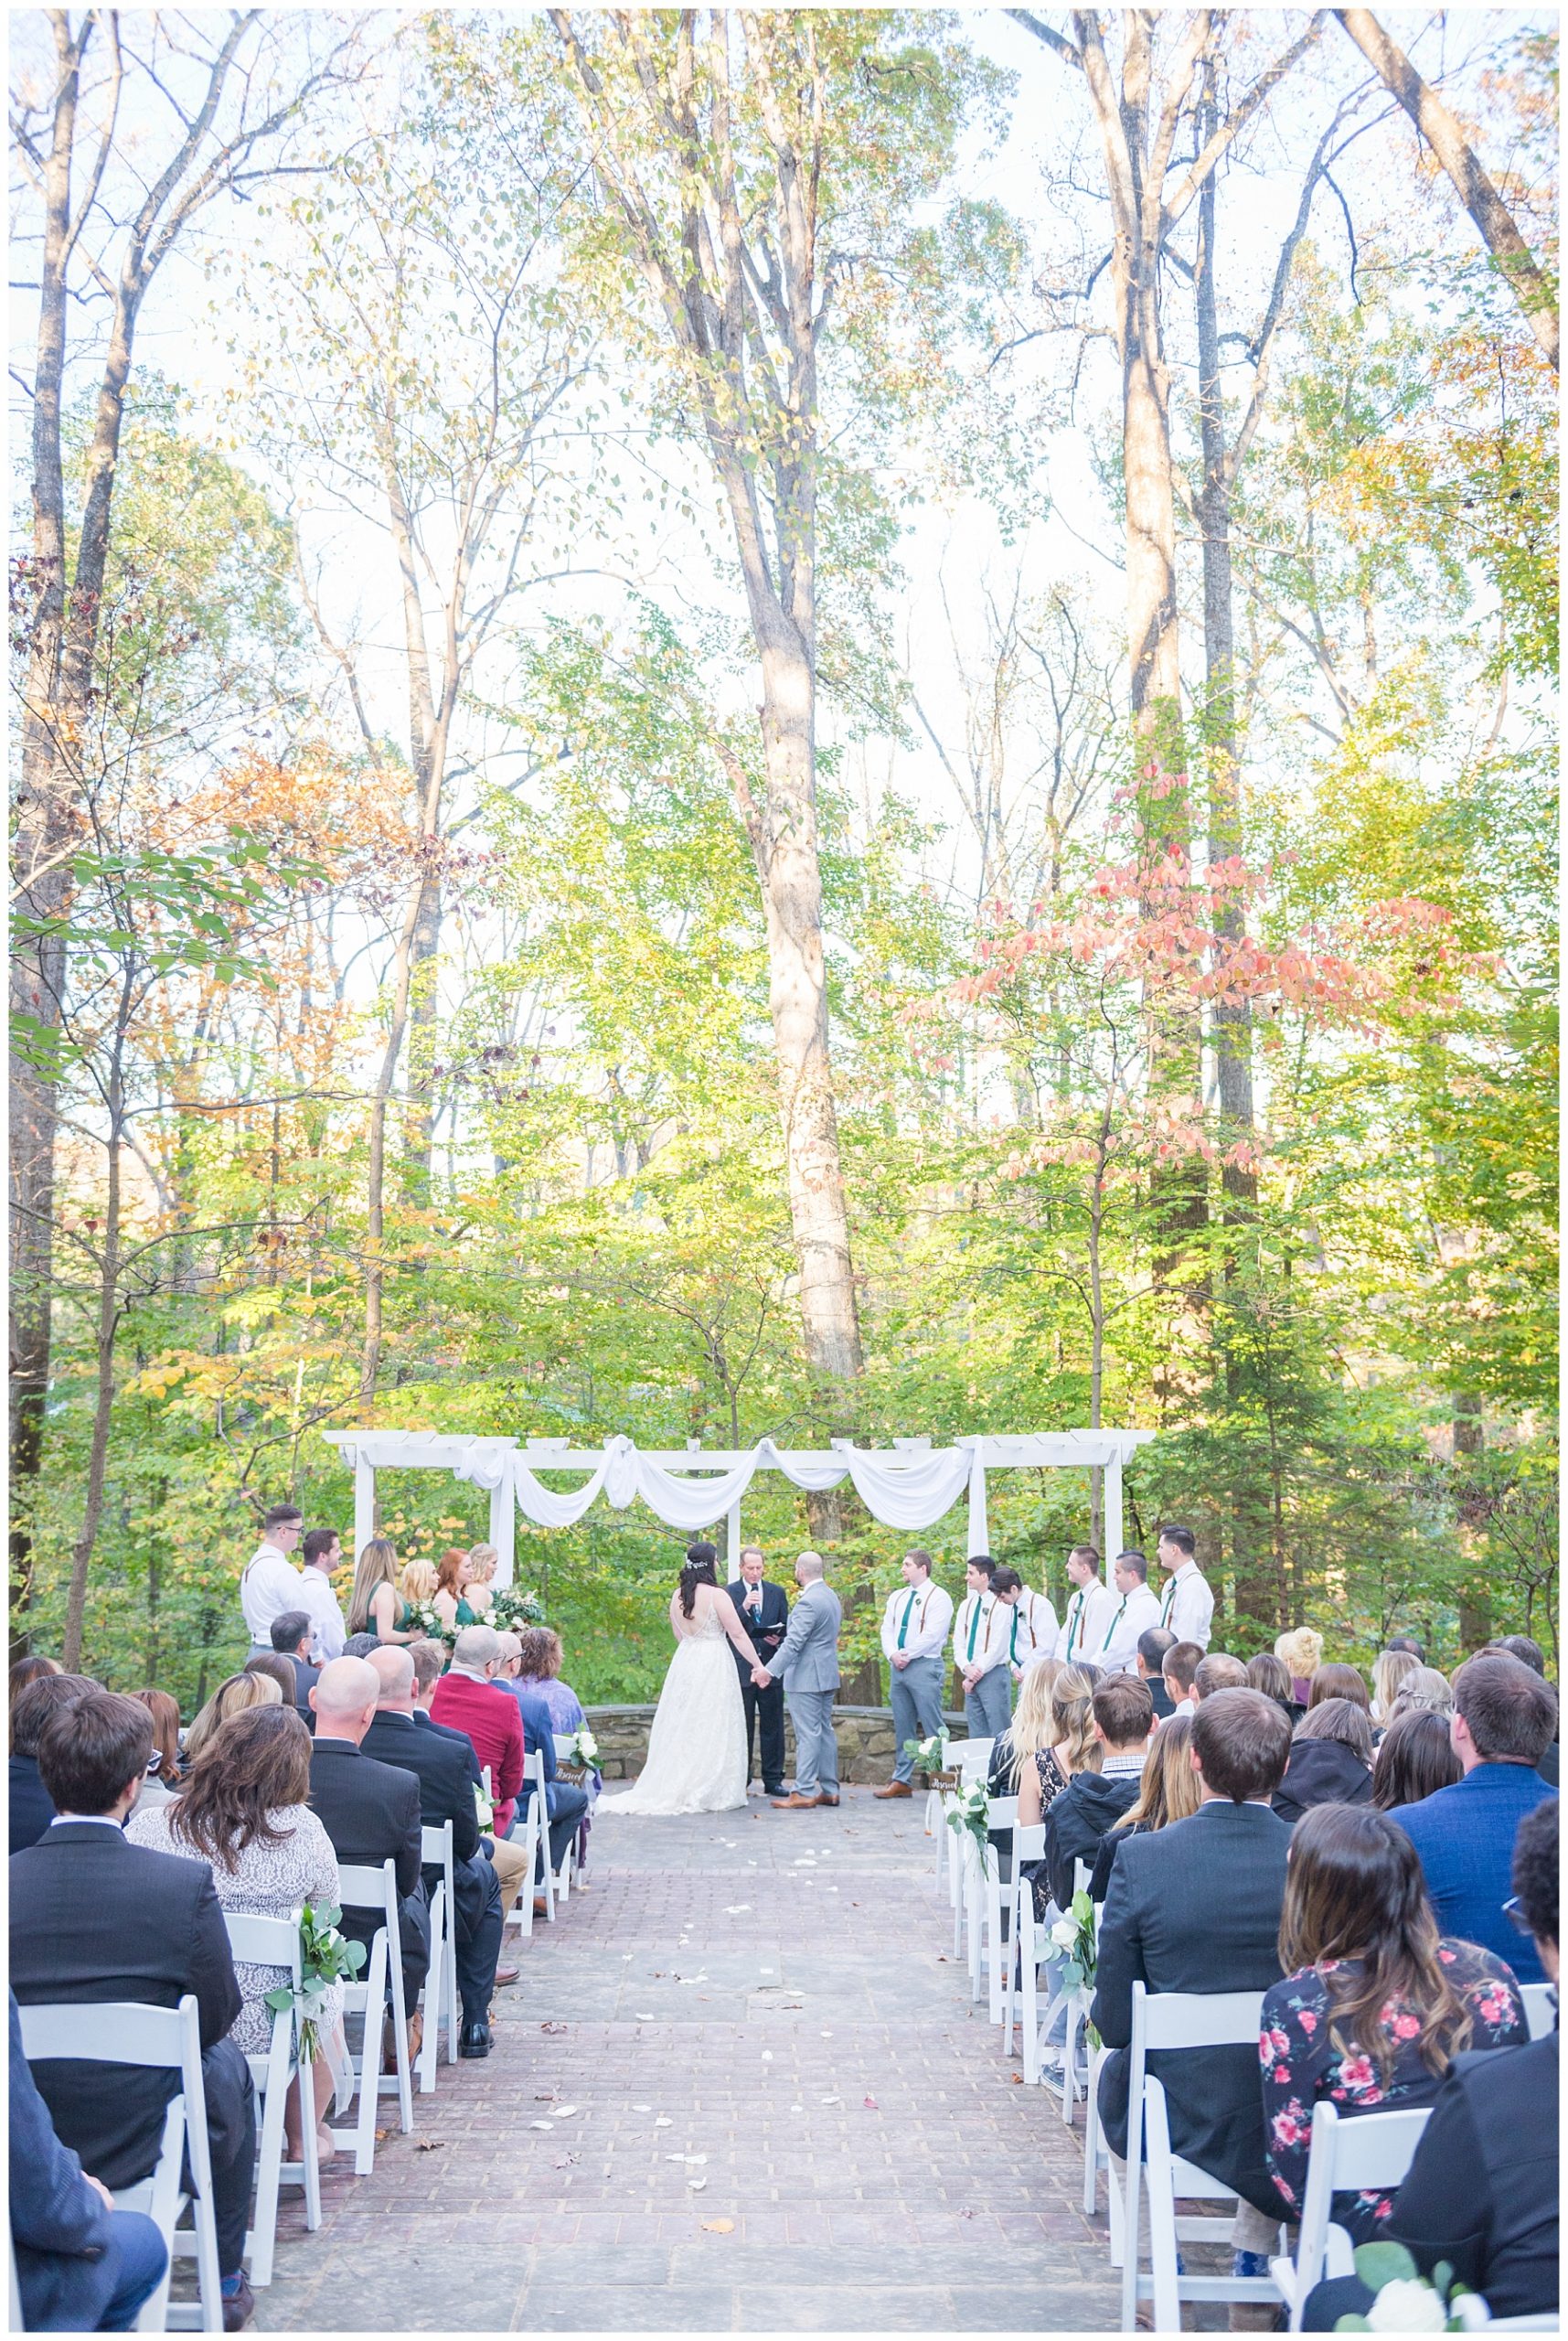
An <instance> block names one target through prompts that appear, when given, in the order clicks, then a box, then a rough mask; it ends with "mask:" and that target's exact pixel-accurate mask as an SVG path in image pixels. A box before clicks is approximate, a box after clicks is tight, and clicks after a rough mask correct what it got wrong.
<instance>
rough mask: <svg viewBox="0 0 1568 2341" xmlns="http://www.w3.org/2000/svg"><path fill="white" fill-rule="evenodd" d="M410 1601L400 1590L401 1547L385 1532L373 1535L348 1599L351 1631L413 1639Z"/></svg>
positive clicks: (384, 1638)
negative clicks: (399, 1563) (385, 1534)
mask: <svg viewBox="0 0 1568 2341" xmlns="http://www.w3.org/2000/svg"><path fill="white" fill-rule="evenodd" d="M408 1622H409V1605H408V1603H407V1602H406V1601H405V1600H404V1599H403V1598H402V1596H401V1594H400V1592H399V1591H398V1554H397V1547H396V1546H395V1545H393V1544H391V1543H390V1541H389V1539H388V1538H387V1537H385V1536H372V1537H371V1539H370V1541H369V1543H368V1545H366V1547H365V1549H364V1551H363V1552H362V1553H361V1554H360V1555H359V1561H358V1566H357V1568H356V1569H355V1571H354V1591H353V1593H352V1595H351V1596H350V1597H349V1602H348V1630H349V1632H350V1634H374V1635H375V1636H376V1638H377V1640H378V1641H383V1642H408V1641H413V1639H414V1637H413V1636H412V1634H411V1633H408V1632H406V1631H405V1629H406V1627H407V1625H408Z"/></svg>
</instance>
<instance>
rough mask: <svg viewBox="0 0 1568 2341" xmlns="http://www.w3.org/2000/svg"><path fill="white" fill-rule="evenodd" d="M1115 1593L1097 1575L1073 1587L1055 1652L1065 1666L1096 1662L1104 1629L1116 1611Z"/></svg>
mask: <svg viewBox="0 0 1568 2341" xmlns="http://www.w3.org/2000/svg"><path fill="white" fill-rule="evenodd" d="M1117 1598H1118V1597H1117V1596H1116V1595H1115V1594H1114V1593H1113V1592H1112V1591H1111V1588H1110V1587H1109V1586H1108V1585H1102V1584H1101V1582H1100V1580H1099V1578H1098V1577H1091V1578H1090V1580H1089V1582H1088V1584H1087V1585H1081V1586H1078V1587H1075V1589H1074V1591H1073V1595H1072V1600H1071V1601H1070V1602H1069V1603H1068V1605H1067V1615H1066V1617H1065V1618H1064V1619H1063V1620H1062V1624H1061V1650H1060V1652H1059V1653H1058V1655H1059V1656H1060V1657H1061V1658H1062V1659H1064V1660H1065V1661H1066V1662H1067V1664H1068V1665H1069V1666H1072V1665H1077V1664H1082V1663H1083V1662H1084V1661H1087V1662H1088V1663H1089V1664H1090V1665H1091V1666H1098V1665H1099V1663H1100V1646H1101V1644H1102V1643H1103V1642H1104V1639H1105V1629H1106V1628H1107V1626H1109V1624H1110V1622H1111V1620H1112V1619H1113V1618H1114V1617H1115V1614H1116V1602H1117Z"/></svg>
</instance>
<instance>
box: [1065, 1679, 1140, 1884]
mask: <svg viewBox="0 0 1568 2341" xmlns="http://www.w3.org/2000/svg"><path fill="white" fill-rule="evenodd" d="M1091 1713H1092V1716H1093V1733H1094V1737H1095V1738H1096V1740H1097V1741H1098V1742H1099V1745H1100V1758H1101V1760H1100V1769H1099V1770H1098V1771H1097V1772H1091V1771H1086V1770H1085V1771H1080V1772H1075V1773H1074V1775H1073V1777H1072V1780H1069V1782H1068V1784H1067V1788H1066V1790H1065V1792H1064V1794H1062V1795H1061V1796H1059V1797H1058V1798H1057V1799H1056V1801H1055V1802H1054V1803H1053V1804H1052V1806H1051V1811H1050V1812H1048V1813H1047V1814H1046V1816H1045V1875H1046V1882H1047V1884H1048V1885H1049V1887H1050V1888H1051V1899H1052V1901H1053V1902H1054V1903H1055V1904H1056V1907H1057V1908H1058V1909H1059V1910H1068V1909H1071V1908H1072V1880H1073V1876H1074V1874H1075V1869H1076V1865H1077V1864H1078V1863H1079V1862H1083V1863H1085V1864H1086V1865H1088V1866H1089V1867H1090V1868H1091V1869H1093V1863H1094V1856H1095V1855H1096V1854H1097V1853H1098V1852H1099V1850H1100V1841H1101V1839H1102V1838H1103V1837H1104V1834H1105V1833H1106V1831H1107V1830H1108V1829H1110V1828H1112V1827H1113V1826H1114V1825H1115V1823H1116V1822H1118V1821H1119V1820H1120V1819H1121V1817H1122V1815H1123V1814H1124V1813H1125V1812H1126V1811H1127V1810H1128V1808H1129V1806H1131V1805H1135V1804H1136V1802H1137V1801H1138V1796H1139V1793H1140V1791H1141V1790H1142V1787H1143V1769H1144V1759H1145V1758H1146V1756H1147V1754H1148V1747H1149V1734H1150V1733H1151V1732H1152V1731H1153V1729H1154V1702H1153V1700H1152V1699H1151V1698H1150V1697H1149V1694H1148V1692H1147V1688H1146V1687H1145V1685H1144V1684H1141V1683H1140V1682H1138V1681H1137V1679H1136V1676H1134V1675H1131V1674H1110V1675H1107V1676H1106V1677H1105V1678H1104V1681H1103V1682H1100V1683H1097V1684H1095V1686H1094V1693H1093V1700H1092V1702H1091Z"/></svg>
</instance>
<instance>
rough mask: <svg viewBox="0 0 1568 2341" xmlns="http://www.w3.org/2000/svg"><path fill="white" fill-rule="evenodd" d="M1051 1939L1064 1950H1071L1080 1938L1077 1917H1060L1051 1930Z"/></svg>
mask: <svg viewBox="0 0 1568 2341" xmlns="http://www.w3.org/2000/svg"><path fill="white" fill-rule="evenodd" d="M1077 1940H1078V1921H1077V1919H1058V1920H1057V1921H1056V1924H1055V1925H1054V1926H1053V1927H1052V1929H1051V1941H1052V1942H1053V1943H1056V1944H1058V1945H1059V1946H1060V1948H1061V1950H1063V1951H1071V1950H1072V1946H1073V1944H1074V1943H1075V1942H1076V1941H1077Z"/></svg>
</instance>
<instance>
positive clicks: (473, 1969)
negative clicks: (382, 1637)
mask: <svg viewBox="0 0 1568 2341" xmlns="http://www.w3.org/2000/svg"><path fill="white" fill-rule="evenodd" d="M366 1663H367V1665H368V1666H369V1667H370V1668H371V1669H372V1671H373V1672H374V1673H375V1675H376V1677H377V1679H378V1681H379V1684H380V1686H381V1687H380V1693H379V1696H378V1698H377V1701H376V1713H375V1716H374V1717H373V1719H372V1721H371V1725H370V1728H369V1730H368V1732H367V1733H366V1734H365V1737H364V1739H363V1741H362V1742H361V1748H362V1752H363V1753H364V1754H365V1755H367V1756H371V1757H374V1758H376V1759H377V1761H378V1762H379V1763H382V1764H396V1765H398V1766H399V1767H400V1769H402V1770H403V1771H405V1772H411V1773H412V1774H413V1776H414V1778H415V1779H416V1780H418V1782H419V1790H420V1819H421V1823H422V1824H423V1826H424V1827H425V1828H426V1829H440V1828H442V1827H443V1826H444V1825H445V1823H447V1822H449V1821H450V1822H451V1823H452V1858H453V1899H454V1901H455V1903H456V1906H457V1907H456V1923H455V1927H454V1929H453V1935H454V1940H455V1945H456V1951H457V1988H458V1992H459V1994H461V1996H462V2000H463V2034H462V2038H461V2040H460V2042H459V2053H460V2054H461V2055H463V2056H464V2057H487V2056H488V2055H489V2053H490V1996H491V1994H492V1993H493V1992H494V1991H495V1989H496V1985H497V1984H500V1983H516V1982H517V1968H515V1967H507V1968H499V1967H497V1965H496V1961H497V1960H498V1959H499V1957H500V1953H501V1882H500V1879H499V1878H498V1877H497V1876H496V1871H495V1869H494V1868H493V1867H492V1865H491V1864H490V1861H489V1859H488V1858H487V1856H486V1853H485V1839H483V1838H482V1837H481V1836H480V1834H479V1817H478V1809H477V1806H476V1805H475V1798H474V1781H473V1765H472V1758H473V1750H472V1748H469V1746H468V1744H467V1742H466V1741H464V1742H461V1743H460V1742H459V1741H457V1740H455V1739H448V1738H447V1737H446V1736H445V1734H444V1733H442V1732H435V1731H421V1728H420V1726H419V1725H418V1724H416V1723H415V1721H414V1708H415V1705H416V1703H417V1700H418V1694H419V1684H418V1683H417V1682H416V1680H415V1676H414V1662H413V1660H412V1659H411V1657H410V1656H409V1653H408V1652H407V1651H406V1650H400V1649H398V1648H397V1647H396V1646H395V1645H389V1646H388V1647H385V1648H383V1649H381V1650H378V1651H376V1652H373V1653H372V1654H371V1656H370V1657H369V1658H368V1660H367V1661H366ZM440 1884H441V1870H440V1868H439V1866H437V1865H432V1866H430V1867H428V1868H427V1869H426V1870H425V1872H424V1890H425V1895H426V1897H427V1899H428V1900H430V1901H433V1900H434V1897H435V1890H436V1887H438V1886H439V1885H440Z"/></svg>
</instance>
